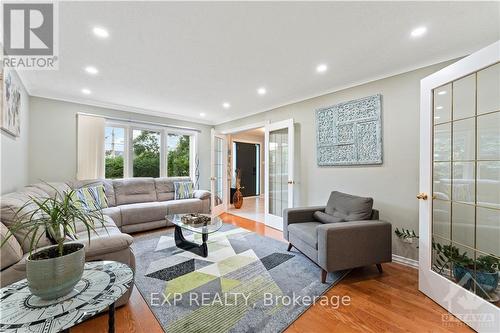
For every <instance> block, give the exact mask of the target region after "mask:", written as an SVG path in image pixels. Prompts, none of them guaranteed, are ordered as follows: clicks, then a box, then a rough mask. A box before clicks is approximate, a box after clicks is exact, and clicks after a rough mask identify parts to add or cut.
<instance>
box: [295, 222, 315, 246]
mask: <svg viewBox="0 0 500 333" xmlns="http://www.w3.org/2000/svg"><path fill="white" fill-rule="evenodd" d="M319 225H323V223H320V222H304V223H292V224H290V225H288V232H289V233H291V234H293V235H294V236H295V237H297V238H298V239H300V240H301V241H303V242H304V243H306V244H308V245H309V246H310V247H312V248H313V249H318V232H317V231H316V227H317V226H319Z"/></svg>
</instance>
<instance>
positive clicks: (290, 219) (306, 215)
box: [283, 206, 325, 239]
mask: <svg viewBox="0 0 500 333" xmlns="http://www.w3.org/2000/svg"><path fill="white" fill-rule="evenodd" d="M317 210H319V211H321V212H324V211H325V206H313V207H299V208H285V209H284V210H283V235H284V237H285V239H288V225H289V224H292V223H303V222H311V221H314V218H313V214H314V212H315V211H317Z"/></svg>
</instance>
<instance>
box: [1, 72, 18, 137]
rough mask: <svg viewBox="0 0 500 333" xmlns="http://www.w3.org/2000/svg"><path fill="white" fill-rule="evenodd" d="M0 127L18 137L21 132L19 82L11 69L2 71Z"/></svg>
mask: <svg viewBox="0 0 500 333" xmlns="http://www.w3.org/2000/svg"><path fill="white" fill-rule="evenodd" d="M1 83H2V84H1V85H2V91H1V92H2V108H1V115H0V128H1V129H2V130H3V131H5V132H7V133H9V134H11V135H13V136H15V137H18V136H19V134H20V133H21V84H20V82H19V79H18V78H17V76H16V75H14V73H13V72H12V71H9V70H5V71H4V72H3V73H2V82H1Z"/></svg>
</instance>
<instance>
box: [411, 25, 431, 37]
mask: <svg viewBox="0 0 500 333" xmlns="http://www.w3.org/2000/svg"><path fill="white" fill-rule="evenodd" d="M426 32H427V28H426V27H424V26H421V27H418V28H415V29H413V30H412V31H411V36H412V37H421V36H423V35H425V33H426Z"/></svg>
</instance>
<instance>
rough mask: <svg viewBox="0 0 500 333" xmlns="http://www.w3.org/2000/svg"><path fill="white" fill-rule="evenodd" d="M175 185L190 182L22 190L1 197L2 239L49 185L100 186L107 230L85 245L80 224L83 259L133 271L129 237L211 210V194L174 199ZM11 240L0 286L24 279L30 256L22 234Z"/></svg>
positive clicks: (153, 181) (144, 180) (122, 182)
mask: <svg viewBox="0 0 500 333" xmlns="http://www.w3.org/2000/svg"><path fill="white" fill-rule="evenodd" d="M175 181H189V178H188V177H178V178H131V179H117V180H109V179H94V180H85V181H69V182H66V183H62V182H61V183H50V186H49V185H47V184H45V183H38V184H33V185H29V186H26V187H24V188H22V189H20V190H19V191H17V192H13V193H9V194H6V195H3V196H2V197H1V198H0V221H1V223H0V231H1V235H0V236H1V241H3V239H4V237H5V235H6V234H7V231H8V228H9V226H11V225H13V224H14V223H15V220H14V218H15V213H16V212H17V211H18V210H19V209H20V208H21V207H22V206H23V205H24V204H25V203H26V202H27V201H28V200H29V199H30V197H37V198H41V197H47V196H52V195H54V194H55V190H54V189H53V188H52V187H51V186H53V187H55V188H56V189H57V190H58V191H67V190H69V189H71V188H79V187H84V186H91V185H94V184H103V185H104V187H105V192H106V197H107V199H108V205H109V207H108V208H105V209H103V210H102V212H103V214H104V217H105V220H106V223H105V225H106V228H102V227H100V228H97V230H96V233H93V234H92V237H91V241H90V244H89V243H88V242H87V235H86V231H85V228H84V227H83V226H81V227H79V228H78V229H77V230H76V232H77V236H78V238H79V239H81V240H82V242H84V243H85V245H86V247H85V257H86V260H87V261H93V260H115V261H119V262H122V263H125V264H127V265H129V266H130V267H131V268H132V269H135V257H134V253H133V251H132V249H131V247H130V246H131V245H132V242H133V238H132V236H130V235H128V233H134V232H138V231H144V230H150V229H155V228H160V227H166V226H169V225H171V224H170V222H167V221H166V219H165V215H167V214H176V213H188V212H189V213H191V212H197V213H209V212H210V192H208V191H203V190H195V192H194V198H192V199H183V200H174V185H173V184H174V182H175ZM14 236H15V237H11V238H10V239H9V241H8V242H7V243H6V244H5V246H4V247H2V249H1V251H0V254H1V259H0V264H1V267H0V268H1V270H0V286H1V287H4V286H6V285H8V284H10V283H13V282H15V281H18V280H20V279H23V278H24V277H25V276H26V269H25V259H26V257H27V256H28V251H29V244H27V241H24V242H23V234H22V233H16V234H14ZM39 244H40V246H47V245H50V242H49V240H48V239H42V240H41V243H39ZM130 292H131V290H130ZM130 292H129V293H128V294H127V295H125V296H124V297H122V298H121V299H120V301H119V302H118V305H122V304H124V303H125V302H126V301H127V300H128V297H129V296H130Z"/></svg>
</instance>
